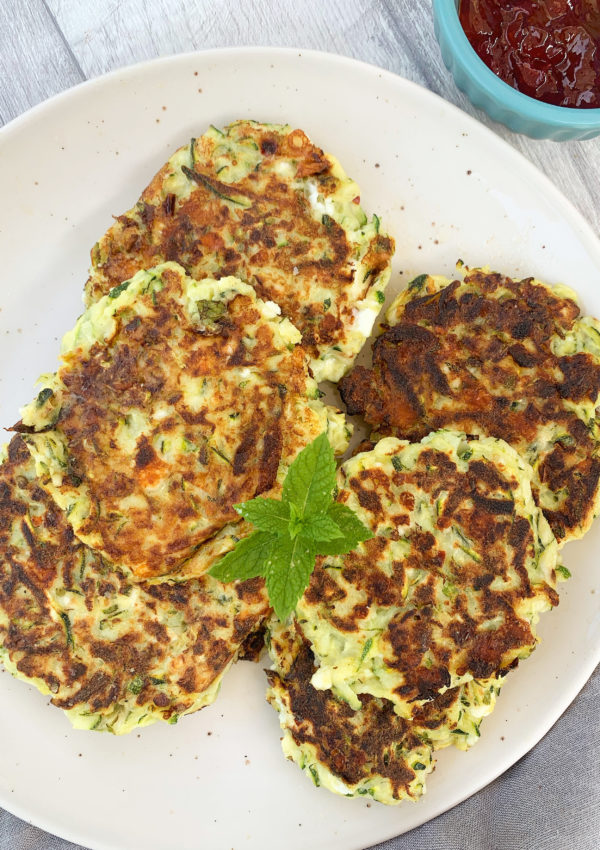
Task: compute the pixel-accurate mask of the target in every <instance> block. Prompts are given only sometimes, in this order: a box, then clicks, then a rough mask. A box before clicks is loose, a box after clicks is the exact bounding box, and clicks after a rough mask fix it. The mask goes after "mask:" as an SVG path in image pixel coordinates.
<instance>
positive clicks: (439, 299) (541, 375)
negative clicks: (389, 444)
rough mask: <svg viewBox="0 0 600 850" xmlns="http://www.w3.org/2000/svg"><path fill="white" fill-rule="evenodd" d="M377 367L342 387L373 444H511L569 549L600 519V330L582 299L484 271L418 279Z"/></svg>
mask: <svg viewBox="0 0 600 850" xmlns="http://www.w3.org/2000/svg"><path fill="white" fill-rule="evenodd" d="M387 323H388V327H387V329H386V330H385V331H384V333H383V334H382V335H381V336H380V337H378V339H377V340H376V341H375V343H374V345H373V368H372V369H366V368H364V367H360V366H359V367H356V368H355V369H354V370H353V371H352V372H351V373H350V374H349V375H347V376H346V377H345V378H344V379H343V380H342V382H341V384H340V391H341V394H342V398H343V399H344V401H345V403H346V405H347V407H348V411H349V412H350V413H361V414H362V415H363V416H364V417H365V419H366V421H367V423H368V424H369V425H371V427H372V428H373V430H374V434H373V437H372V439H377V438H378V437H381V436H389V435H392V436H395V437H399V438H401V439H408V440H419V439H421V437H423V436H424V435H425V434H427V433H428V432H429V431H432V430H436V429H438V428H457V429H459V430H461V431H465V432H467V433H468V434H471V435H478V436H493V437H499V438H501V439H503V440H506V441H507V442H508V443H510V445H511V446H513V447H514V448H515V449H517V451H519V452H520V453H521V455H522V456H523V457H524V458H525V459H526V460H527V461H528V462H529V463H530V464H531V466H532V467H533V469H534V478H533V492H534V497H535V499H536V502H537V504H538V505H539V506H540V507H541V509H542V510H543V512H544V514H545V516H546V518H547V519H548V521H549V523H550V526H551V528H552V530H553V532H554V534H555V535H556V537H557V539H558V540H559V542H561V543H565V542H566V541H567V540H571V539H574V538H577V537H581V536H582V535H583V534H584V533H585V532H586V531H587V530H588V528H589V527H590V525H591V523H592V520H593V519H594V517H595V516H597V514H598V513H599V512H600V486H599V484H600V429H599V428H598V424H597V421H596V407H597V405H598V403H599V400H600V323H599V322H598V321H597V320H595V319H592V318H589V317H582V316H580V310H579V306H578V305H577V301H576V296H575V294H574V293H573V292H572V291H571V290H569V289H567V288H566V287H554V288H551V287H549V286H546V285H545V284H543V283H540V281H537V280H534V279H532V278H526V279H525V280H521V281H516V280H511V279H510V278H508V277H506V276H504V275H501V274H497V273H495V272H494V273H491V272H489V271H487V270H485V269H473V270H472V271H469V272H468V273H467V274H466V275H465V278H464V280H463V281H462V282H461V281H459V280H455V281H453V282H452V283H450V282H449V281H448V280H447V279H446V278H442V277H432V276H428V275H420V276H419V277H418V278H415V280H414V281H413V282H412V283H411V284H410V285H409V287H408V288H407V289H406V290H405V291H404V292H402V293H401V294H400V295H399V296H398V298H397V299H396V301H395V302H394V303H393V305H392V306H391V307H390V309H389V311H388V313H387Z"/></svg>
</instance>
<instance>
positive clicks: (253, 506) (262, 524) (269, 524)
mask: <svg viewBox="0 0 600 850" xmlns="http://www.w3.org/2000/svg"><path fill="white" fill-rule="evenodd" d="M234 508H235V509H236V511H237V512H238V514H241V515H242V516H243V517H244V519H247V520H248V522H251V523H252V525H255V526H256V527H257V528H259V529H260V530H261V531H268V532H269V533H271V534H287V532H288V528H289V524H290V506H289V504H288V503H287V502H280V501H279V500H278V499H261V498H260V497H259V498H257V499H250V500H249V501H248V502H242V503H241V504H240V505H234Z"/></svg>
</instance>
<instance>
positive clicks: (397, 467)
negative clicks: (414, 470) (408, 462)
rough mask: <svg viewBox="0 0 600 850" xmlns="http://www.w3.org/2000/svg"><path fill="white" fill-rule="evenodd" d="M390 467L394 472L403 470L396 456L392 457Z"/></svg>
mask: <svg viewBox="0 0 600 850" xmlns="http://www.w3.org/2000/svg"><path fill="white" fill-rule="evenodd" d="M392 466H393V467H394V469H395V470H396V472H400V470H402V469H404V467H403V466H402V461H401V460H400V458H399V457H398V455H394V456H393V457H392Z"/></svg>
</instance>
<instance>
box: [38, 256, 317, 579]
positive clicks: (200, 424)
mask: <svg viewBox="0 0 600 850" xmlns="http://www.w3.org/2000/svg"><path fill="white" fill-rule="evenodd" d="M145 274H146V276H147V277H148V278H150V280H151V281H152V280H155V281H158V283H159V284H160V285H161V286H162V288H160V289H158V290H156V289H152V290H150V289H148V287H146V284H145V283H144V282H142V283H138V282H137V280H138V279H137V278H136V281H135V282H134V283H133V284H131V285H130V286H131V289H130V290H129V292H132V291H133V289H134V288H135V287H138V288H140V287H141V289H140V292H139V293H138V292H137V291H136V292H134V293H133V294H132V295H131V298H129V297H126V296H127V295H128V293H127V292H124V293H123V295H122V296H121V297H120V299H119V298H117V299H116V300H113V299H109V298H107V299H105V302H106V304H105V306H104V307H103V310H104V312H105V313H106V312H108V310H109V308H110V309H112V310H113V319H114V323H115V327H114V332H111V334H110V337H109V338H108V339H104V338H102V339H100V340H99V341H98V342H94V343H93V344H92V345H91V347H90V348H89V349H87V350H82V349H81V347H80V346H77V345H76V346H75V347H74V348H72V349H71V350H70V351H68V352H67V353H66V354H65V356H64V358H63V360H64V362H63V365H62V366H61V368H60V369H59V372H58V377H59V379H60V381H61V386H60V411H59V412H58V417H57V419H56V421H55V422H54V424H53V427H52V429H51V431H48V430H47V429H46V428H41V427H40V425H35V429H36V432H37V433H33V434H31V436H30V435H29V434H28V435H27V436H26V439H27V440H28V441H29V442H30V443H31V444H32V449H33V450H34V451H35V453H36V458H38V459H39V458H40V457H41V458H42V460H43V458H44V456H45V454H44V453H45V452H46V451H47V443H46V439H47V438H50V439H59V440H60V441H61V446H63V447H64V457H65V458H66V459H65V460H63V467H62V468H61V469H60V474H61V481H60V482H59V483H55V481H54V479H53V478H50V482H51V486H52V487H56V490H57V493H58V494H59V495H60V497H61V498H62V499H63V501H60V504H61V505H62V506H63V507H65V509H67V508H68V507H69V504H71V503H72V502H74V501H75V500H76V499H83V498H85V500H86V502H85V504H86V507H85V508H82V511H81V514H80V513H77V512H76V513H75V514H72V515H71V514H70V516H71V520H70V521H71V522H72V524H73V526H74V529H75V531H76V533H77V534H78V536H79V537H80V538H81V539H82V540H84V541H85V542H86V543H88V545H90V546H92V547H93V548H95V549H98V550H99V551H101V552H103V553H104V554H105V555H106V556H107V557H108V558H109V559H110V560H111V561H112V562H114V563H116V564H121V565H123V566H127V567H129V568H131V569H132V570H133V571H134V572H135V574H136V575H137V576H138V577H140V578H149V577H153V576H160V575H164V574H166V573H169V572H172V571H173V570H175V569H177V568H178V567H179V566H180V565H181V564H182V563H183V562H184V561H185V560H186V559H188V558H190V556H192V555H193V554H194V552H195V551H196V550H197V549H198V547H199V546H200V545H201V544H202V543H203V542H204V541H207V540H209V539H210V538H211V537H212V536H213V535H215V534H216V533H218V532H219V531H220V530H221V529H222V528H223V527H224V526H226V525H227V524H228V523H236V522H239V520H240V517H239V515H238V514H237V512H236V511H235V510H234V508H233V505H235V504H237V503H239V502H243V501H246V500H248V499H252V498H254V497H255V496H257V495H259V494H261V493H265V492H268V491H270V490H271V489H272V488H273V487H274V486H275V484H276V482H277V475H278V471H279V469H280V464H281V463H284V464H285V463H289V462H291V458H293V457H294V456H295V454H296V453H297V452H298V451H299V450H300V449H301V448H302V447H303V445H304V443H303V442H302V439H303V436H304V439H306V434H304V435H302V434H300V435H297V433H296V430H297V427H298V423H297V422H296V421H294V422H293V421H292V420H297V419H299V420H300V422H299V424H300V430H301V426H302V424H303V423H304V422H305V420H306V421H310V422H311V423H313V426H314V424H316V423H317V421H318V417H317V416H316V414H314V413H313V412H312V411H311V410H310V409H309V396H311V397H312V395H313V393H314V392H315V391H316V387H314V385H313V382H312V379H310V377H309V372H308V366H307V363H306V359H305V354H304V352H303V350H302V349H301V348H300V347H298V346H296V347H294V346H293V345H291V344H288V342H287V341H286V340H287V337H282V336H281V335H280V327H281V325H280V320H279V319H278V318H277V317H276V318H275V319H272V320H271V319H267V318H265V316H264V315H263V313H261V312H260V310H259V306H258V303H259V302H257V301H256V299H255V298H254V296H253V293H252V290H251V289H250V287H246V290H245V291H247V292H248V293H249V294H239V292H238V291H237V290H235V289H234V290H232V291H233V296H232V297H231V298H230V299H229V300H227V301H218V300H217V301H203V300H198V301H194V300H193V296H192V295H190V294H189V293H194V292H196V291H204V290H197V288H196V287H197V284H195V283H194V282H193V281H191V280H190V279H189V278H186V277H185V276H184V273H183V270H181V269H178V267H177V266H174V265H173V266H162V267H159V269H158V270H156V273H155V276H154V278H153V277H152V274H151V273H145ZM228 280H230V281H234V282H235V283H236V284H238V285H239V286H241V284H239V282H238V281H236V280H235V279H233V278H232V279H228ZM143 281H145V277H144V278H143ZM157 285H158V284H157ZM222 285H223V286H225V285H226V284H225V282H223V284H222ZM146 290H147V291H146ZM195 297H198V296H195ZM190 299H191V300H190ZM113 304H114V305H115V306H114V308H113V307H112V305H113ZM194 304H195V305H196V308H197V309H198V310H202V311H203V312H204V313H205V314H206V315H208V314H209V313H210V312H211V311H212V312H214V313H215V317H214V318H212V319H210V318H209V319H202V318H201V317H200V313H198V315H196V313H195V312H194V309H196V308H195V307H194ZM198 305H199V306H198ZM207 305H208V306H207ZM97 306H98V307H101V306H102V304H100V305H97ZM91 309H92V308H91ZM260 309H262V307H261V308H260ZM215 311H216V312H215ZM216 313H218V315H216ZM286 326H287V327H289V325H286ZM247 384H249V387H248V389H247V390H246V391H245V390H244V388H245V387H246V385H247ZM51 402H52V399H51V400H50V402H49V403H51ZM300 408H302V410H300ZM37 412H38V407H36V405H35V403H34V405H33V415H34V416H37ZM313 420H314V422H313ZM40 423H41V424H43V421H42V420H40ZM320 427H321V426H319V430H320ZM42 432H43V433H42ZM49 486H50V485H49ZM51 492H54V491H53V490H51ZM57 498H58V496H57ZM73 517H75V519H73Z"/></svg>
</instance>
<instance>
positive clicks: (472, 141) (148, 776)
mask: <svg viewBox="0 0 600 850" xmlns="http://www.w3.org/2000/svg"><path fill="white" fill-rule="evenodd" d="M241 117H252V118H256V119H259V120H263V121H275V122H285V121H287V122H289V123H291V124H293V125H294V126H298V127H302V128H303V129H304V130H306V131H307V132H308V133H309V135H310V136H311V137H312V138H313V139H314V141H315V142H316V143H317V144H319V145H321V146H322V147H324V148H325V149H326V150H330V151H332V152H333V153H335V154H336V155H337V156H338V157H339V158H340V159H341V161H342V163H343V165H344V166H345V168H346V170H347V171H348V172H349V173H350V174H351V175H352V176H353V177H355V179H356V180H357V181H358V182H359V184H360V186H361V188H362V199H363V204H364V206H365V207H366V209H367V210H370V211H376V212H378V213H379V214H380V215H381V216H382V218H383V220H384V222H385V225H386V226H387V228H389V230H390V231H391V232H392V233H393V234H394V236H395V237H396V241H397V254H396V262H395V272H394V276H393V282H392V290H393V291H397V290H398V289H399V288H400V287H401V286H402V285H403V284H404V282H406V281H407V280H409V279H410V277H411V276H412V275H414V274H417V273H420V272H423V271H430V272H436V273H445V274H451V273H452V271H453V268H454V263H455V261H456V259H457V258H458V257H462V258H463V259H464V260H465V261H466V262H468V263H469V264H477V263H485V262H487V263H489V264H491V265H492V266H494V267H496V268H497V269H500V270H503V271H505V272H507V273H514V274H517V275H522V276H524V275H526V274H535V275H536V276H538V277H541V278H542V279H546V280H548V281H549V282H558V281H564V282H566V283H568V284H570V285H571V286H573V287H575V288H576V289H577V290H578V291H579V292H580V294H581V296H582V300H583V304H584V307H585V309H586V311H588V312H592V313H595V314H596V315H600V288H598V286H597V280H598V274H599V272H600V245H599V244H598V242H597V240H596V239H595V237H594V236H593V234H592V232H591V231H590V229H589V228H588V227H587V225H586V224H585V223H584V221H583V220H582V219H581V218H580V216H579V215H578V214H577V213H576V212H575V210H574V209H573V208H572V207H571V206H570V204H569V203H568V202H566V201H565V199H564V198H563V197H562V196H561V195H560V194H559V193H558V192H557V191H556V189H554V188H553V186H552V185H551V184H550V183H549V182H548V181H547V180H546V179H545V178H544V177H542V176H541V175H540V174H539V173H538V172H537V171H536V170H535V169H534V168H533V167H532V166H531V165H530V164H529V163H527V162H526V161H525V160H524V159H522V158H521V157H520V156H519V155H518V154H517V153H515V152H514V150H513V149H512V148H510V147H509V146H508V145H506V144H505V143H504V142H502V141H501V140H500V139H498V138H497V137H496V136H495V135H494V134H493V133H491V132H489V131H488V130H486V129H485V128H484V127H483V126H481V125H480V124H478V123H477V122H475V121H474V120H473V119H471V118H469V117H468V116H467V115H465V114H463V113H462V112H460V111H458V110H457V109H455V108H454V107H452V106H449V105H448V104H447V103H445V102H444V101H442V100H440V99H439V98H438V97H436V96H435V95H432V94H431V93H429V92H427V91H425V90H423V89H421V88H418V87H417V86H415V85H413V84H411V83H408V82H406V81H405V80H402V79H400V78H398V77H396V76H393V75H392V74H390V73H387V72H385V71H381V70H379V69H377V68H373V67H370V66H366V65H362V64H359V63H357V62H354V61H351V60H348V59H343V58H340V57H334V56H328V55H325V54H318V53H307V52H298V51H290V50H271V49H269V50H263V49H256V50H252V49H248V50H219V51H212V52H206V53H201V54H196V55H187V56H178V57H174V58H171V59H166V60H161V61H157V62H152V63H150V64H146V65H140V66H137V67H134V68H131V69H128V70H126V71H122V72H118V73H115V74H112V75H110V76H107V77H104V78H102V79H100V80H96V81H94V82H91V83H87V84H85V85H83V86H81V87H79V88H76V89H73V90H72V91H70V92H67V93H66V94H64V95H61V96H60V97H58V98H56V99H54V100H52V101H49V102H48V103H45V104H43V105H42V106H40V107H38V108H37V109H35V110H33V111H32V112H30V113H29V114H27V115H25V116H23V117H22V118H20V119H18V120H17V121H14V122H13V123H12V124H11V125H10V126H8V127H7V128H6V129H4V130H3V131H2V132H1V133H0V186H2V194H3V203H2V205H1V207H0V257H1V263H2V284H1V289H0V307H1V312H0V363H2V371H1V384H0V389H1V392H0V408H1V410H0V422H2V423H5V424H7V425H10V424H11V423H13V422H14V421H15V420H16V419H17V418H18V413H17V410H18V407H19V406H20V405H21V404H23V403H25V402H26V401H28V400H29V399H30V397H31V395H32V392H33V382H34V380H35V379H36V378H37V376H38V374H39V373H41V372H44V371H52V370H53V369H54V368H55V363H56V356H57V351H58V339H59V338H60V337H61V335H62V333H63V332H64V331H65V330H66V329H67V328H69V327H70V326H71V324H72V323H73V320H74V319H75V317H76V316H77V314H78V313H79V312H80V311H81V290H82V287H83V284H84V281H85V278H86V269H87V265H88V253H89V250H90V248H91V246H92V245H93V243H94V242H95V241H96V239H97V238H98V237H99V236H100V235H101V234H102V233H103V232H104V230H105V229H106V228H107V227H108V225H109V224H110V223H111V214H113V213H114V214H120V213H122V212H124V211H125V210H127V209H128V208H129V207H130V206H131V205H132V204H133V203H134V202H135V200H136V199H137V197H138V195H139V194H140V191H141V189H142V188H143V187H144V186H145V185H146V183H147V182H148V181H149V179H150V178H151V177H152V175H153V174H154V172H155V171H156V170H157V169H158V168H159V166H160V165H162V163H163V161H164V160H166V159H167V157H168V155H169V154H170V153H171V152H172V151H173V150H174V149H175V148H176V147H178V146H179V145H181V144H183V143H185V142H186V141H187V140H188V138H189V137H190V136H192V135H194V136H198V135H200V134H201V133H202V132H203V131H204V130H205V128H206V127H207V125H208V124H209V123H211V122H212V123H214V124H217V125H219V124H225V123H227V122H229V121H231V120H234V119H236V118H241ZM599 541H600V523H597V524H596V525H595V527H594V528H593V530H592V531H591V532H590V533H589V534H588V536H587V537H586V538H585V540H584V541H583V542H581V543H576V544H571V545H569V546H567V548H566V550H565V562H566V564H567V565H568V566H569V567H570V568H571V570H572V571H573V573H574V576H573V579H572V580H571V582H569V584H568V585H566V586H563V587H562V592H561V604H560V607H559V608H558V609H557V610H556V611H554V612H552V613H551V614H548V615H546V616H545V619H544V620H543V622H542V623H541V628H540V631H541V633H542V636H543V644H542V646H541V647H540V648H539V649H538V650H537V651H536V652H535V653H534V655H533V657H532V658H531V659H529V660H528V661H527V662H525V663H524V664H522V665H521V667H520V669H519V670H518V671H516V672H515V673H514V674H512V675H511V676H510V677H509V680H508V683H507V685H506V687H505V689H504V692H503V694H502V696H501V698H500V700H499V702H498V706H497V709H496V711H495V713H494V715H492V717H491V718H489V719H488V720H486V721H484V724H483V736H482V739H481V741H480V742H479V744H478V745H477V746H476V747H475V748H474V749H473V750H472V751H471V752H470V753H468V754H464V753H461V752H458V751H448V750H446V751H444V752H442V753H441V754H440V756H439V762H438V769H437V770H436V772H435V774H434V775H433V776H432V777H431V778H430V779H429V782H428V792H427V795H426V796H425V798H424V799H423V800H422V801H420V802H419V803H416V804H411V803H405V804H403V805H401V806H399V807H397V808H389V809H388V808H385V807H383V806H380V805H377V804H372V805H371V806H368V805H367V803H366V802H365V801H364V800H363V799H356V800H348V799H344V798H338V797H335V796H333V795H332V794H329V793H328V792H326V791H324V790H318V789H315V788H314V787H312V785H311V783H310V782H309V781H308V780H307V779H306V777H304V776H303V775H302V774H301V772H300V771H299V770H298V769H297V768H296V767H295V766H294V765H292V764H291V763H287V762H285V761H284V759H283V757H282V755H281V752H280V744H279V735H280V733H279V726H278V721H277V716H276V714H275V712H274V711H273V710H272V709H271V708H269V706H268V705H267V704H266V703H265V701H264V687H265V682H264V676H263V674H262V672H261V668H260V667H259V666H256V665H251V664H248V663H241V664H238V665H237V666H236V668H235V669H234V670H233V672H231V673H230V674H229V675H228V676H227V677H226V678H225V681H224V685H223V689H222V692H221V695H220V696H219V698H218V700H217V702H216V704H215V705H214V706H212V707H209V708H207V709H205V710H204V711H202V712H200V713H199V714H197V715H195V716H192V717H188V718H185V719H183V720H182V721H181V722H180V723H179V724H178V725H177V726H175V727H170V726H167V725H160V726H159V725H157V726H153V727H149V728H146V729H143V730H142V731H141V732H140V733H139V734H132V735H130V736H129V737H125V738H117V737H111V736H109V735H97V734H92V733H85V732H74V731H72V730H71V728H70V725H69V723H68V721H67V720H66V718H64V717H63V715H62V712H60V711H59V710H58V709H55V708H53V707H51V706H49V705H48V704H47V700H46V699H45V698H44V697H42V696H40V695H39V694H38V693H37V691H35V690H34V689H33V688H30V687H28V686H27V685H25V684H23V683H21V682H17V681H14V680H13V679H12V678H11V677H10V676H9V675H8V674H7V673H4V674H2V677H1V679H0V682H1V687H0V752H1V753H2V760H1V766H0V803H1V804H2V805H3V806H4V807H5V808H7V809H9V810H10V811H12V812H14V813H15V814H17V815H19V816H20V817H22V818H24V819H26V820H30V821H32V822H33V823H35V824H37V825H38V826H41V827H43V828H44V829H46V830H49V831H50V832H53V833H57V834H59V835H61V836H64V837H65V838H68V839H70V840H71V841H75V842H78V843H81V844H83V845H85V846H86V847H90V848H94V850H96V848H97V850H116V848H119V850H138V848H140V847H144V848H145V850H173V848H175V847H176V848H177V849H178V850H196V848H199V847H205V848H210V850H230V848H235V850H242V848H248V850H250V849H251V848H256V849H257V850H258V848H260V850H275V848H277V850H278V848H279V847H281V846H282V844H285V846H286V847H287V848H288V850H295V848H298V850H299V849H300V848H304V847H311V848H313V849H314V850H317V849H318V848H322V849H323V850H335V848H343V849H344V850H355V848H363V847H366V846H368V845H371V844H374V843H376V842H379V841H382V840H384V839H386V838H390V837H391V836H394V835H397V834H399V833H401V832H403V831H406V830H408V829H411V828H412V827H414V826H417V825H418V824H420V823H422V822H424V821H426V820H428V819H429V818H432V817H434V816H435V815H437V814H439V813H440V812H442V811H444V810H445V809H448V808H450V807H451V806H453V805H455V804H456V803H458V802H459V801H460V800H462V799H464V798H465V797H467V796H468V795H470V794H472V793H474V792H475V791H477V790H478V789H479V788H481V787H482V786H484V785H486V784H487V783H488V782H490V781H491V780H492V779H494V778H495V777H496V776H498V775H499V774H500V773H502V771H504V770H506V768H508V767H509V766H510V765H511V764H513V763H514V762H515V761H516V760H517V759H518V758H519V757H520V756H522V755H523V754H524V753H525V752H526V751H527V750H529V749H530V748H531V747H532V746H533V745H534V744H535V743H536V742H537V741H538V740H539V739H540V738H541V737H542V735H543V734H544V733H545V732H546V731H547V730H548V729H549V728H550V726H551V725H552V724H553V723H554V722H555V721H556V719H557V718H558V717H559V715H560V714H561V713H562V712H563V711H564V709H565V708H566V707H567V705H568V704H569V703H570V702H571V700H572V699H573V698H574V697H575V695H576V694H577V693H578V691H579V690H580V688H581V687H582V686H583V684H584V682H585V681H586V680H587V678H588V677H589V675H590V674H591V672H592V671H593V669H594V666H595V664H596V663H597V662H598V660H599V659H600V612H599V604H598V603H599V601H600V584H599V582H600V573H599V571H598V569H597V564H596V563H595V561H596V560H597V555H596V553H597V551H598V544H599ZM594 594H595V595H594Z"/></svg>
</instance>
